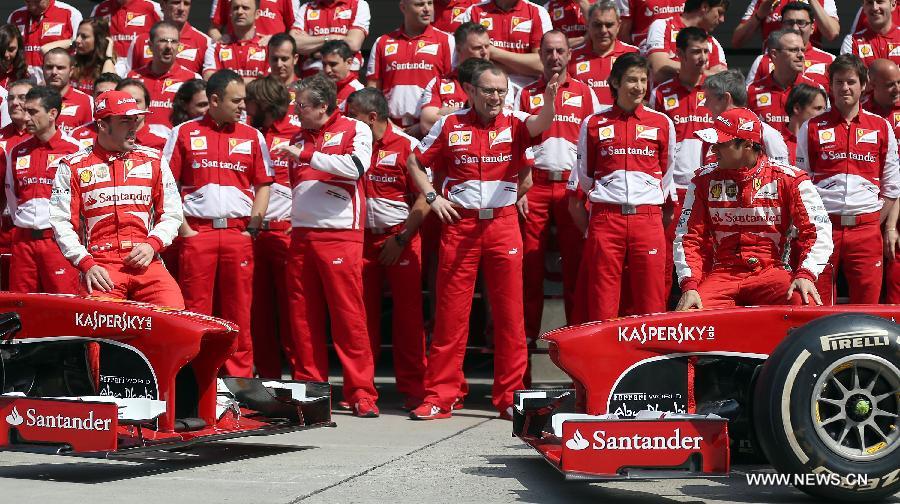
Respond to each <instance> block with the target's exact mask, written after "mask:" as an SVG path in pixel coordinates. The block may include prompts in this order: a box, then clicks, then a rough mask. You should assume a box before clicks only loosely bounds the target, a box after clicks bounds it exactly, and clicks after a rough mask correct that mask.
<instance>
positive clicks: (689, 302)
mask: <svg viewBox="0 0 900 504" xmlns="http://www.w3.org/2000/svg"><path fill="white" fill-rule="evenodd" d="M692 308H697V309H698V310H702V309H703V301H702V300H700V293H699V292H697V291H696V289H691V290H688V291H684V293H683V294H681V299H679V300H678V306H676V307H675V311H688V310H690V309H692Z"/></svg>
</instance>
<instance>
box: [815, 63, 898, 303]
mask: <svg viewBox="0 0 900 504" xmlns="http://www.w3.org/2000/svg"><path fill="white" fill-rule="evenodd" d="M828 76H829V80H830V81H831V95H832V99H831V100H832V101H831V107H832V108H831V110H830V111H828V112H825V113H824V114H822V115H820V116H819V117H816V118H815V119H811V120H809V121H807V122H806V123H804V125H803V126H801V127H800V131H799V132H798V133H797V166H799V167H800V168H802V169H803V170H806V171H807V172H808V173H809V174H810V178H812V181H813V183H814V184H815V185H816V188H817V189H818V190H819V195H820V196H821V197H822V202H823V203H824V204H825V210H826V211H827V212H828V215H829V217H830V218H831V223H832V236H833V239H834V254H833V255H832V256H831V259H829V260H828V263H829V265H830V271H829V270H826V272H825V274H823V275H820V277H819V282H818V284H817V287H818V290H819V293H820V294H821V295H822V300H823V301H824V302H825V303H826V304H834V302H835V295H834V280H835V279H836V277H837V272H838V268H841V269H843V272H844V275H845V276H846V277H847V283H849V284H850V302H851V303H867V304H874V303H878V298H879V296H880V294H881V282H882V272H883V267H882V263H883V260H884V259H883V247H882V234H881V225H882V224H883V223H884V222H886V221H887V222H889V223H890V224H891V225H889V226H887V230H886V233H885V234H886V235H888V238H891V237H893V238H891V239H892V240H893V241H896V236H897V231H896V229H893V228H894V226H893V223H894V222H896V215H897V214H896V212H897V210H898V208H895V205H896V200H897V197H898V196H900V162H898V159H897V140H896V138H895V137H894V129H893V127H892V125H891V124H890V123H889V122H888V121H887V120H886V119H885V118H884V117H881V116H878V115H875V114H872V113H869V112H866V111H865V110H862V109H861V107H860V97H861V96H862V92H863V89H865V87H866V83H867V81H868V71H867V70H866V67H865V66H864V65H863V62H862V60H861V59H860V58H858V57H856V56H854V55H852V54H842V55H840V56H838V57H837V58H836V59H835V60H834V63H832V64H831V67H830V68H829V69H828ZM890 215H892V216H893V218H891V217H890Z"/></svg>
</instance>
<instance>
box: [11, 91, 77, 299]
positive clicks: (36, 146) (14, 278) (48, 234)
mask: <svg viewBox="0 0 900 504" xmlns="http://www.w3.org/2000/svg"><path fill="white" fill-rule="evenodd" d="M61 108H62V97H61V96H60V95H59V93H58V92H57V91H56V90H55V89H53V88H50V87H43V86H39V87H33V88H31V90H29V91H28V94H26V95H25V106H24V111H25V128H26V130H27V131H28V132H29V133H31V134H32V135H33V136H32V137H31V138H29V139H27V140H25V141H23V142H22V143H20V144H18V145H17V146H16V147H15V148H13V149H11V150H10V151H9V154H8V155H7V157H6V164H5V166H4V168H5V173H6V175H5V179H6V191H5V193H4V196H5V198H3V199H4V200H5V203H6V205H5V206H6V207H7V208H9V214H10V216H12V219H13V224H15V226H16V227H15V228H14V229H13V233H12V262H11V264H10V278H9V290H11V291H13V292H51V293H66V294H76V293H78V292H79V289H78V271H76V270H75V269H74V268H72V266H71V265H69V263H68V261H66V258H65V257H63V255H62V254H61V253H60V251H59V247H57V246H56V242H55V241H53V232H52V231H51V229H50V211H49V204H50V192H51V189H52V187H53V177H54V176H55V175H56V169H57V164H58V163H59V160H60V159H61V158H62V157H64V156H66V155H68V154H72V153H75V152H78V151H79V150H81V146H80V145H79V144H78V142H76V141H75V140H74V139H72V138H71V137H69V136H67V135H65V134H63V132H62V131H60V130H59V129H57V127H56V118H57V117H58V116H59V111H60V109H61Z"/></svg>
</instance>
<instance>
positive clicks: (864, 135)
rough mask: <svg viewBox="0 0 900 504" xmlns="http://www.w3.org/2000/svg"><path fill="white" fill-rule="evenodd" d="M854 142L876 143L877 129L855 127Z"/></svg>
mask: <svg viewBox="0 0 900 504" xmlns="http://www.w3.org/2000/svg"><path fill="white" fill-rule="evenodd" d="M856 143H858V144H861V143H868V144H877V143H878V130H870V129H864V128H856Z"/></svg>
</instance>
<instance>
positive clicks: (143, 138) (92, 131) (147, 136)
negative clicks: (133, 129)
mask: <svg viewBox="0 0 900 504" xmlns="http://www.w3.org/2000/svg"><path fill="white" fill-rule="evenodd" d="M70 136H71V137H72V138H74V139H75V141H76V142H78V144H79V145H80V146H81V148H82V149H87V148H88V147H93V146H94V143H96V142H97V121H93V122H89V123H87V124H85V125H82V126H79V127H77V128H75V129H74V130H72V134H71V135H70ZM134 143H136V144H138V145H142V146H144V147H150V148H151V149H156V150H160V151H161V150H162V149H163V148H164V147H165V146H166V137H164V136H161V135H158V134H157V133H155V132H153V131H151V130H150V128H149V127H147V126H146V125H145V126H144V127H143V128H141V129H139V130H138V131H137V133H136V134H135V139H134Z"/></svg>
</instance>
